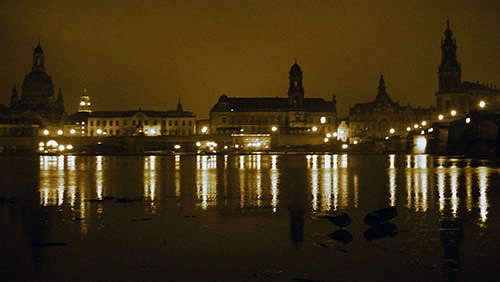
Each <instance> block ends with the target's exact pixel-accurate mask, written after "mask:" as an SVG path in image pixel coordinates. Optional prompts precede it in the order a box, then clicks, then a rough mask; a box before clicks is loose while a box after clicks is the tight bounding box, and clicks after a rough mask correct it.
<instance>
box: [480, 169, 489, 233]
mask: <svg viewBox="0 0 500 282" xmlns="http://www.w3.org/2000/svg"><path fill="white" fill-rule="evenodd" d="M478 174H479V216H480V221H481V223H480V226H481V227H486V220H487V219H488V197H487V190H488V168H487V167H479V168H478Z"/></svg>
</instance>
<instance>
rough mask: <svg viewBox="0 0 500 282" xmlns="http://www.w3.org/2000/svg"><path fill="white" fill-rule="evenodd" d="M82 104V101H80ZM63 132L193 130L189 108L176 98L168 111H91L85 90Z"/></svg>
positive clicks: (183, 132) (186, 132) (153, 133)
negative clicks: (77, 108) (175, 102)
mask: <svg viewBox="0 0 500 282" xmlns="http://www.w3.org/2000/svg"><path fill="white" fill-rule="evenodd" d="M82 102H84V103H85V105H83V103H82ZM64 134H65V135H75V136H78V135H79V136H191V135H195V134H196V120H195V115H194V114H193V113H192V112H189V111H184V110H183V108H182V104H181V103H180V102H179V104H178V105H177V109H176V110H171V111H145V110H141V109H138V110H130V111H93V110H92V108H91V105H90V98H89V96H88V95H87V93H86V91H85V95H82V100H81V101H80V108H79V110H78V112H76V113H74V114H72V115H71V116H69V117H68V119H67V121H66V126H65V130H64Z"/></svg>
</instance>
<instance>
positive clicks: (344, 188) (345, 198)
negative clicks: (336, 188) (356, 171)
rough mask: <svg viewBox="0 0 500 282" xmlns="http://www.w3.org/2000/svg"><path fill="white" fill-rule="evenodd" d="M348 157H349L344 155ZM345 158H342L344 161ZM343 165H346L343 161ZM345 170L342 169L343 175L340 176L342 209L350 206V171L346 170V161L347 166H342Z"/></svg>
mask: <svg viewBox="0 0 500 282" xmlns="http://www.w3.org/2000/svg"><path fill="white" fill-rule="evenodd" d="M344 156H346V157H347V155H344ZM344 156H342V159H344ZM342 163H344V160H342ZM341 167H342V168H343V169H341V171H340V172H341V174H340V206H341V207H347V206H348V205H349V185H348V178H349V171H348V170H347V169H345V168H347V161H346V166H341Z"/></svg>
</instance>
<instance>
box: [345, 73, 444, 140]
mask: <svg viewBox="0 0 500 282" xmlns="http://www.w3.org/2000/svg"><path fill="white" fill-rule="evenodd" d="M433 119H435V109H434V108H432V107H430V108H414V107H412V106H410V105H408V106H400V105H399V103H398V102H394V101H393V100H392V99H391V97H390V96H389V94H388V93H387V90H386V87H385V80H384V77H383V76H380V80H379V86H378V93H377V96H376V97H375V100H374V101H373V102H369V103H360V104H356V105H354V106H353V107H352V108H351V109H350V112H349V135H350V136H349V138H350V139H351V140H358V141H365V140H376V139H383V138H386V137H390V136H404V135H407V134H408V131H410V130H412V129H414V126H415V124H416V125H417V128H418V127H420V126H422V123H424V125H426V124H427V123H430V121H431V120H433Z"/></svg>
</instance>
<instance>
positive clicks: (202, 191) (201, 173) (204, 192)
mask: <svg viewBox="0 0 500 282" xmlns="http://www.w3.org/2000/svg"><path fill="white" fill-rule="evenodd" d="M200 162H201V168H200V169H198V173H197V177H196V181H197V183H196V187H198V188H197V191H196V194H197V198H198V200H199V201H201V208H202V209H203V210H206V209H208V207H209V206H214V205H216V204H217V190H216V184H217V172H216V168H217V157H216V156H201V160H200Z"/></svg>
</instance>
